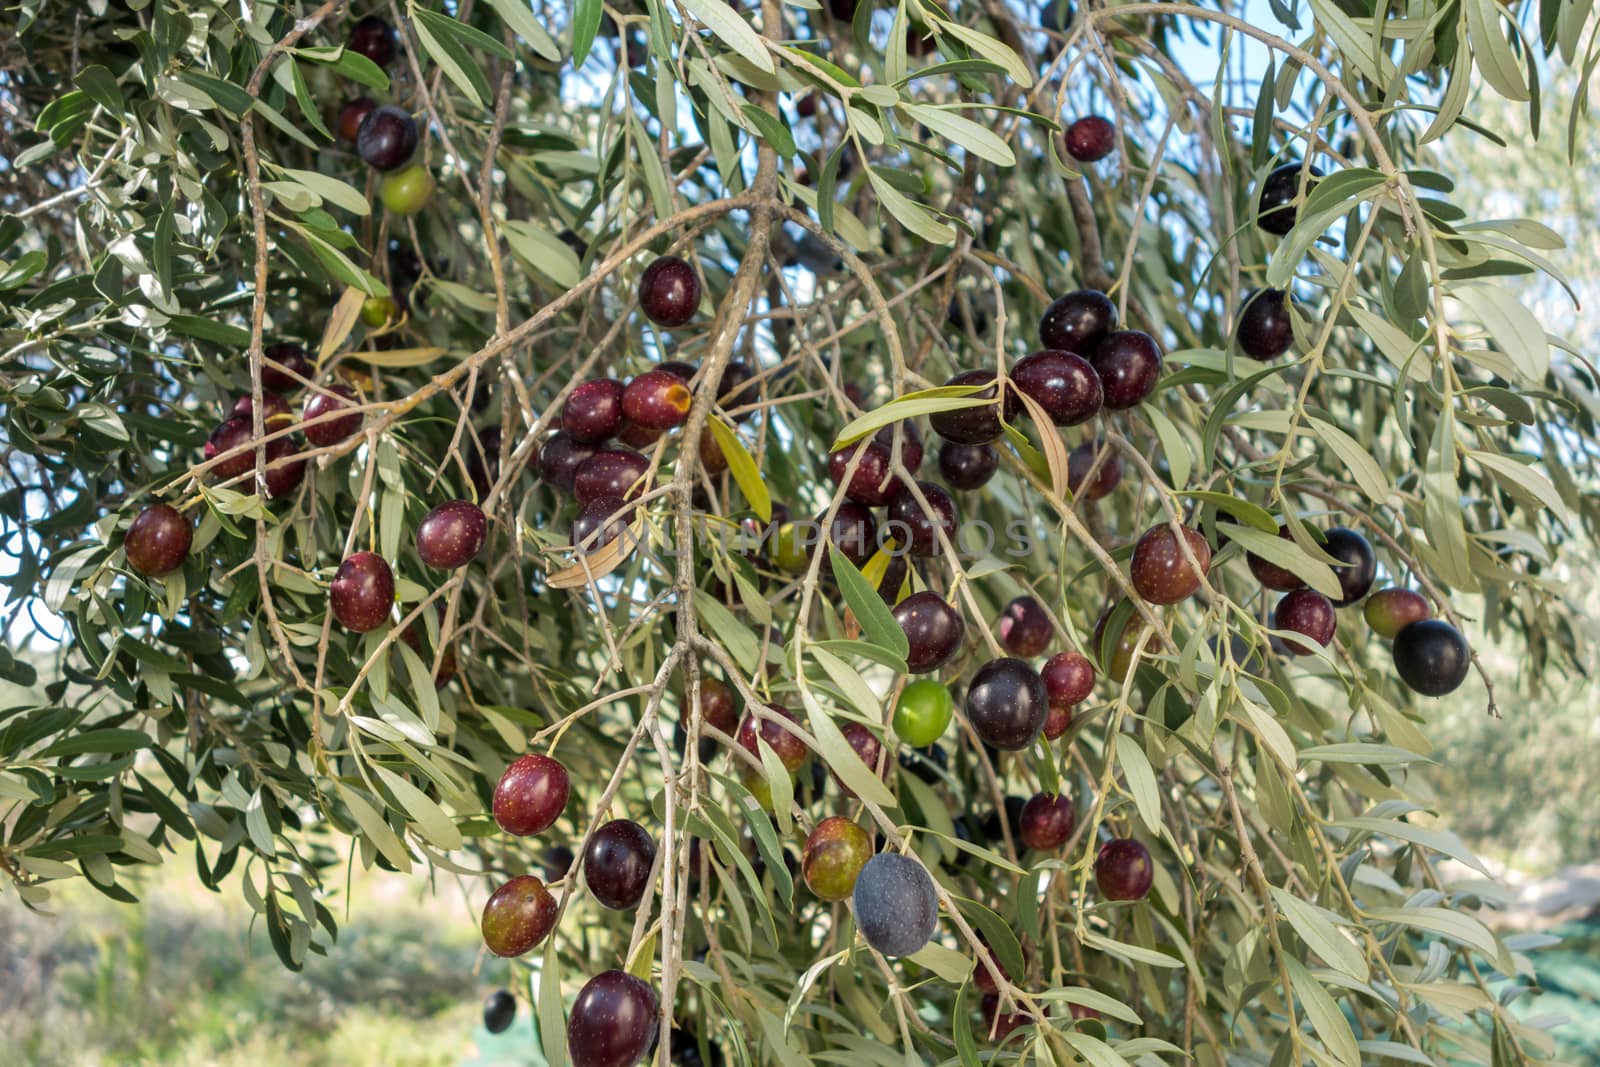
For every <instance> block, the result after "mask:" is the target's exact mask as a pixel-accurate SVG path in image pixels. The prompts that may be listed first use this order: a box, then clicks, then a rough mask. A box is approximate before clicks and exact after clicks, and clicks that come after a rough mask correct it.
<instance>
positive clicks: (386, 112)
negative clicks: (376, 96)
mask: <svg viewBox="0 0 1600 1067" xmlns="http://www.w3.org/2000/svg"><path fill="white" fill-rule="evenodd" d="M419 138H420V134H419V133H418V130H417V120H416V119H414V118H412V117H411V113H410V112H409V111H406V110H405V109H404V108H398V107H395V106H394V105H393V104H385V105H383V106H382V107H376V108H373V109H372V111H371V113H370V114H368V115H367V117H366V118H365V119H363V120H362V122H361V128H360V129H359V130H357V131H356V152H357V153H358V154H359V155H360V156H361V158H362V159H363V160H364V161H365V162H366V164H367V166H369V167H371V168H372V169H373V170H381V171H391V170H399V169H400V168H401V167H403V166H405V165H406V164H407V163H408V162H410V160H411V156H412V154H413V153H414V152H416V150H417V141H418V140H419Z"/></svg>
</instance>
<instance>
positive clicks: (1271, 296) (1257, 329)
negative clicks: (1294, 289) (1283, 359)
mask: <svg viewBox="0 0 1600 1067" xmlns="http://www.w3.org/2000/svg"><path fill="white" fill-rule="evenodd" d="M1234 336H1235V337H1237V338H1238V339H1239V351H1241V352H1243V353H1244V354H1245V355H1247V356H1249V357H1250V358H1251V359H1261V360H1267V359H1277V358H1278V357H1279V356H1281V355H1283V354H1284V353H1285V352H1287V351H1289V346H1290V345H1292V344H1294V329H1293V328H1292V327H1291V326H1290V317H1289V294H1288V293H1286V292H1284V291H1283V290H1282V289H1259V290H1257V291H1256V292H1254V293H1251V294H1250V295H1249V296H1247V297H1245V301H1244V310H1243V311H1241V312H1239V325H1238V328H1237V329H1236V330H1235V331H1234Z"/></svg>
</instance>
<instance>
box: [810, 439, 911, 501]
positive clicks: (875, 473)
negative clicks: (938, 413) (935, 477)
mask: <svg viewBox="0 0 1600 1067" xmlns="http://www.w3.org/2000/svg"><path fill="white" fill-rule="evenodd" d="M897 431H898V434H899V448H900V463H901V465H902V466H903V467H904V468H905V471H906V473H907V474H910V475H912V476H915V475H916V473H917V469H918V468H919V467H921V466H922V437H921V435H919V434H918V433H917V429H916V427H915V426H913V425H912V424H911V423H909V422H902V423H897V424H896V425H894V426H885V427H884V428H883V429H881V430H879V431H878V432H877V433H876V434H875V435H873V437H872V439H871V440H870V441H867V442H866V443H865V444H863V443H862V442H859V441H858V442H856V443H854V444H849V445H846V446H845V447H843V448H841V449H839V450H838V451H836V452H834V453H832V454H831V455H829V456H828V475H829V476H830V477H831V478H832V479H833V483H834V484H835V485H839V484H841V483H843V482H844V477H845V472H846V471H847V470H849V468H850V461H851V459H853V458H854V456H855V454H856V452H857V451H858V450H859V451H860V452H861V461H860V462H859V463H858V464H857V466H856V471H855V474H854V475H852V476H851V478H850V482H849V484H848V485H847V486H846V487H845V495H846V496H848V497H849V498H850V499H851V500H854V501H857V502H858V503H862V504H865V505H867V506H868V507H882V506H883V505H885V504H887V503H889V501H890V500H892V499H894V497H895V496H896V494H898V493H899V492H900V490H901V489H902V488H903V487H904V485H905V483H904V481H903V480H902V479H901V477H900V475H899V474H898V473H895V474H892V475H891V474H890V471H891V470H892V469H893V466H892V457H893V451H894V447H895V446H894V441H895V436H896V433H897Z"/></svg>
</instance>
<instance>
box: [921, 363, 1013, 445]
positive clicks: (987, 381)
mask: <svg viewBox="0 0 1600 1067" xmlns="http://www.w3.org/2000/svg"><path fill="white" fill-rule="evenodd" d="M993 382H994V371H992V370H969V371H962V372H961V373H960V374H955V375H952V376H951V377H950V378H948V379H947V380H946V381H945V383H944V384H945V385H947V386H953V385H987V386H988V388H986V389H980V390H978V391H977V392H975V393H973V394H972V395H971V396H968V397H966V398H965V399H966V400H968V401H977V400H988V401H994V399H995V397H996V396H998V395H999V394H998V392H997V388H998V387H997V386H995V385H994V384H993ZM1002 408H1003V409H1004V411H1002ZM1021 410H1022V401H1021V400H1019V399H1018V398H1017V394H1016V391H1015V390H1014V389H1011V388H1009V387H1008V388H1007V389H1006V393H1005V400H1004V401H1003V402H991V403H988V404H976V405H974V406H973V407H966V408H957V409H956V410H955V411H936V412H934V413H933V414H931V415H929V416H928V424H929V425H930V426H932V427H933V431H934V433H937V434H938V435H939V436H940V437H943V438H944V439H945V440H946V441H954V442H956V443H957V444H963V445H986V444H990V443H992V442H994V441H996V440H998V439H999V438H1000V435H1001V434H1002V433H1003V432H1004V431H1003V430H1002V429H1001V419H1002V418H1004V420H1005V421H1006V422H1007V423H1014V422H1016V421H1017V413H1018V412H1019V411H1021Z"/></svg>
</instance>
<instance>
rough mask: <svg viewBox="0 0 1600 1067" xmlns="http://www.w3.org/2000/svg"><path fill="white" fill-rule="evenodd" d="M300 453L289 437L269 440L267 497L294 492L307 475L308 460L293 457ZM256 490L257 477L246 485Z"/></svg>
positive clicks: (275, 498) (277, 496)
mask: <svg viewBox="0 0 1600 1067" xmlns="http://www.w3.org/2000/svg"><path fill="white" fill-rule="evenodd" d="M297 453H298V450H297V449H296V448H295V445H294V442H293V441H291V440H290V439H289V438H287V437H277V438H274V439H273V440H271V441H268V442H267V470H266V482H267V499H268V500H277V499H278V498H279V497H282V496H286V495H288V494H289V493H291V492H293V491H294V490H295V488H297V487H298V486H299V485H300V483H301V482H302V481H303V480H304V479H305V476H306V461H305V460H303V459H298V460H297V459H293V457H294V456H295V455H296V454H297ZM245 490H246V491H247V492H251V493H253V492H255V491H256V483H255V479H251V480H250V482H249V484H248V485H247V486H246V487H245Z"/></svg>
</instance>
